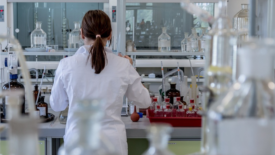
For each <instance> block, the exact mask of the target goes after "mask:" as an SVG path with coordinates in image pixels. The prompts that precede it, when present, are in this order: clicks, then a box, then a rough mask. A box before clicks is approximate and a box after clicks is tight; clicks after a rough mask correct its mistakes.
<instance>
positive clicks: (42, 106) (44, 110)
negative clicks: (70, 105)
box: [37, 96, 48, 118]
mask: <svg viewBox="0 0 275 155" xmlns="http://www.w3.org/2000/svg"><path fill="white" fill-rule="evenodd" d="M44 99H45V96H41V97H40V98H39V100H38V104H37V109H39V111H40V117H45V118H47V117H48V104H47V103H46V102H45V101H44Z"/></svg>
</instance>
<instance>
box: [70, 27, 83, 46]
mask: <svg viewBox="0 0 275 155" xmlns="http://www.w3.org/2000/svg"><path fill="white" fill-rule="evenodd" d="M80 46H82V41H81V38H80V23H79V22H74V29H73V31H72V32H71V33H70V34H69V48H79V47H80Z"/></svg>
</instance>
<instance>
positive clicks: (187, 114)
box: [186, 107, 196, 117]
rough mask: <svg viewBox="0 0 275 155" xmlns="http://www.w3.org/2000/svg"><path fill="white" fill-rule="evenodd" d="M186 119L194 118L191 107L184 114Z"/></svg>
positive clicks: (194, 114)
mask: <svg viewBox="0 0 275 155" xmlns="http://www.w3.org/2000/svg"><path fill="white" fill-rule="evenodd" d="M186 117H196V113H195V111H193V108H192V107H188V111H187V112H186Z"/></svg>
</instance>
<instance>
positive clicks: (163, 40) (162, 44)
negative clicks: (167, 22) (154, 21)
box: [158, 27, 171, 52]
mask: <svg viewBox="0 0 275 155" xmlns="http://www.w3.org/2000/svg"><path fill="white" fill-rule="evenodd" d="M170 50H171V37H170V36H169V35H168V34H167V33H166V27H163V28H162V34H161V35H160V36H159V37H158V51H159V52H169V51H170Z"/></svg>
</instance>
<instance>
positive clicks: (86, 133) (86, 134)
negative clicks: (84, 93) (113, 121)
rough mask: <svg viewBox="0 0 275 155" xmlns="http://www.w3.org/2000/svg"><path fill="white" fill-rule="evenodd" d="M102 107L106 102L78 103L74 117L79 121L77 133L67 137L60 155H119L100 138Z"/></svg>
mask: <svg viewBox="0 0 275 155" xmlns="http://www.w3.org/2000/svg"><path fill="white" fill-rule="evenodd" d="M101 105H104V101H101V100H81V101H79V102H78V103H77V106H76V107H75V110H74V111H73V116H72V117H75V119H77V120H76V122H77V123H76V124H77V126H76V129H75V133H74V134H71V135H70V136H69V137H67V139H66V142H65V144H64V145H63V146H62V147H61V148H60V149H59V151H58V154H59V155H88V154H92V155H118V154H117V153H115V148H112V146H111V145H110V144H108V143H106V141H104V140H105V139H103V138H104V137H101V136H100V129H101V124H100V121H101V118H102V117H103V113H102V110H100V109H101Z"/></svg>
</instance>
